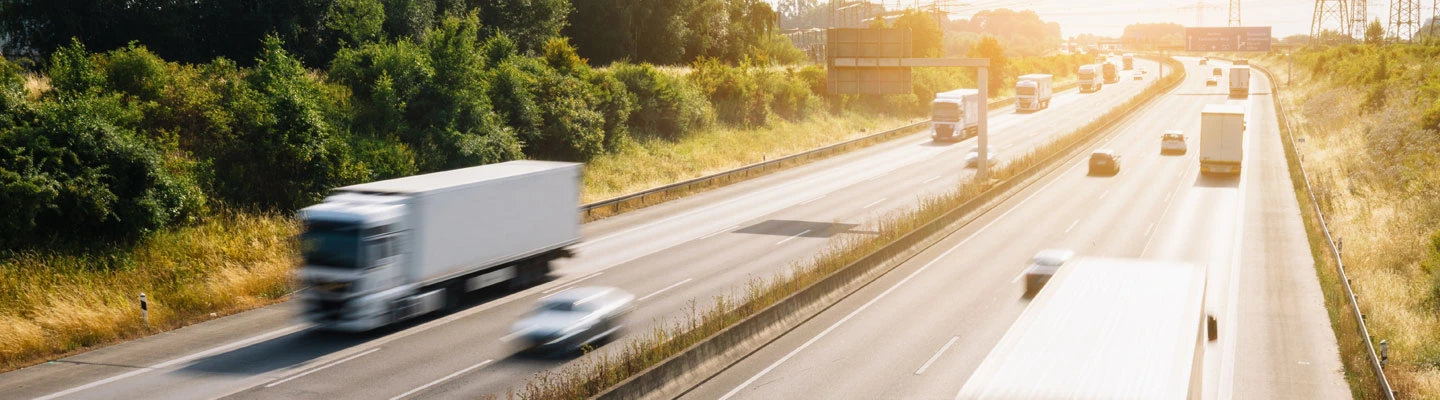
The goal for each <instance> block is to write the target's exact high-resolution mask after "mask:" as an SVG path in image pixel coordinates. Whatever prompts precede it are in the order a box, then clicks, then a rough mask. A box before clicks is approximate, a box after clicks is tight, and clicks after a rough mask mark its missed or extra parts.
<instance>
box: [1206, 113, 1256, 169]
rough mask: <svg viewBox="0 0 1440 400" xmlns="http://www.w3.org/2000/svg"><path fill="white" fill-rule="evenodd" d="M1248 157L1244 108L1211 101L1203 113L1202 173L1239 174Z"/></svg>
mask: <svg viewBox="0 0 1440 400" xmlns="http://www.w3.org/2000/svg"><path fill="white" fill-rule="evenodd" d="M1244 159H1245V107H1243V106H1240V105H1236V104H1209V105H1206V106H1205V109H1204V110H1202V111H1201V112H1200V173H1215V174H1239V173H1240V164H1241V162H1243V161H1244Z"/></svg>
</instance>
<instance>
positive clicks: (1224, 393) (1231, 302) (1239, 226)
mask: <svg viewBox="0 0 1440 400" xmlns="http://www.w3.org/2000/svg"><path fill="white" fill-rule="evenodd" d="M1245 102H1246V103H1247V104H1246V106H1248V107H1249V108H1251V111H1250V114H1248V115H1255V114H1254V108H1255V104H1256V103H1255V102H1252V101H1250V100H1246V101H1245ZM1253 137H1255V135H1245V139H1244V143H1242V144H1241V146H1242V148H1243V149H1244V150H1242V152H1241V154H1245V153H1246V152H1248V151H1250V148H1251V146H1250V142H1251V140H1252V139H1251V138H1253ZM1254 164H1255V162H1254V161H1253V159H1252V161H1251V168H1241V169H1240V183H1239V185H1240V187H1239V191H1238V192H1239V196H1237V197H1239V199H1238V201H1239V203H1240V204H1239V206H1238V207H1237V209H1236V213H1235V241H1234V242H1233V243H1231V245H1230V246H1231V250H1230V251H1231V252H1232V253H1231V255H1230V282H1228V283H1227V284H1228V285H1229V287H1228V288H1227V289H1229V292H1230V293H1228V294H1227V296H1226V307H1225V318H1227V319H1230V322H1229V323H1226V324H1225V326H1226V328H1225V336H1224V338H1225V347H1224V348H1223V349H1222V350H1221V353H1220V355H1221V358H1220V396H1221V397H1220V398H1222V399H1229V398H1233V397H1234V396H1235V346H1236V343H1235V342H1236V336H1237V335H1238V333H1237V332H1238V331H1237V330H1238V329H1239V328H1238V327H1237V325H1239V324H1237V323H1236V322H1238V321H1239V320H1240V318H1239V317H1237V314H1239V313H1240V311H1239V308H1240V306H1239V303H1240V255H1241V252H1242V250H1244V244H1245V241H1244V237H1245V183H1246V181H1247V180H1248V177H1249V176H1250V171H1252V170H1254Z"/></svg>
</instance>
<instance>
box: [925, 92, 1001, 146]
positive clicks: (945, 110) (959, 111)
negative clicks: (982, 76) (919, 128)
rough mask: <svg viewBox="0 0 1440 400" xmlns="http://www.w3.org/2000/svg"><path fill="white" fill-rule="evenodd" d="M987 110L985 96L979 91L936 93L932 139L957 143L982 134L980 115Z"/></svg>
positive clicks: (931, 121)
mask: <svg viewBox="0 0 1440 400" xmlns="http://www.w3.org/2000/svg"><path fill="white" fill-rule="evenodd" d="M986 109H987V107H985V96H982V95H981V94H980V91H979V90H977V89H957V90H951V91H948V92H941V93H936V94H935V101H933V102H931V104H930V129H931V134H930V138H931V139H933V140H936V141H950V142H955V141H961V140H965V139H967V138H969V137H971V136H975V135H978V134H980V113H982V112H986Z"/></svg>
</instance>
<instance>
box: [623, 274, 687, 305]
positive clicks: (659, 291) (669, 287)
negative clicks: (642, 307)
mask: <svg viewBox="0 0 1440 400" xmlns="http://www.w3.org/2000/svg"><path fill="white" fill-rule="evenodd" d="M691 280H692V278H685V280H683V281H680V282H679V283H676V284H674V285H670V286H666V287H665V288H664V289H660V290H656V291H655V292H654V293H650V294H647V295H645V297H641V298H640V299H638V300H635V301H636V302H642V301H645V299H649V298H651V297H655V295H658V294H661V293H665V291H667V290H670V289H674V288H676V287H677V286H680V285H684V284H686V283H688V282H690V281H691Z"/></svg>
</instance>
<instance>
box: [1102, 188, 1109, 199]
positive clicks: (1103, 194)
mask: <svg viewBox="0 0 1440 400" xmlns="http://www.w3.org/2000/svg"><path fill="white" fill-rule="evenodd" d="M1109 195H1110V191H1109V190H1106V191H1105V192H1103V193H1100V200H1105V196H1109Z"/></svg>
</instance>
